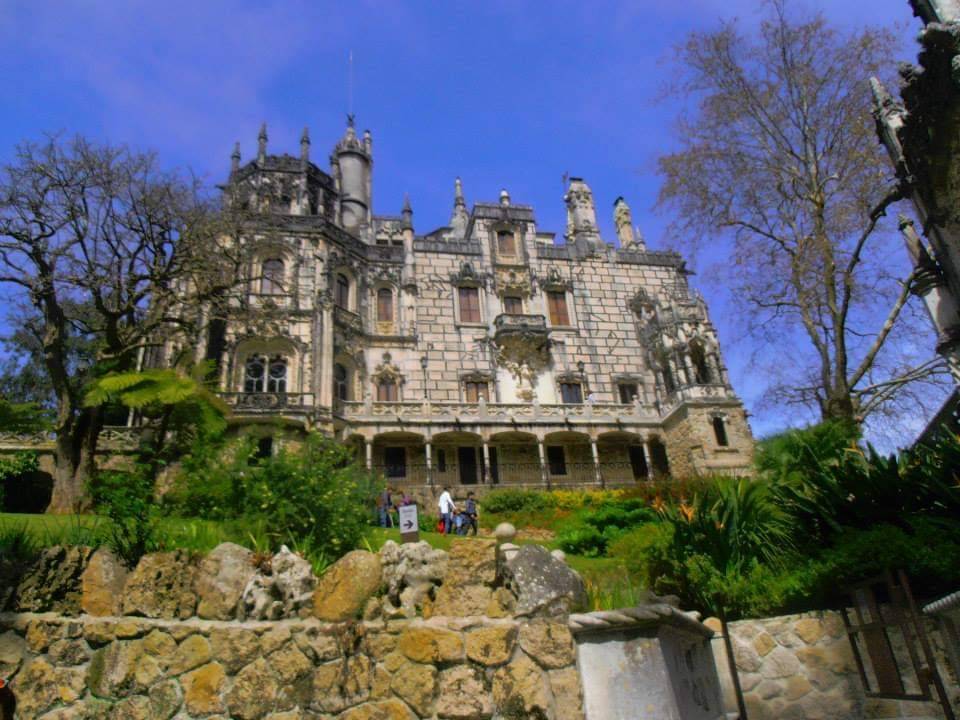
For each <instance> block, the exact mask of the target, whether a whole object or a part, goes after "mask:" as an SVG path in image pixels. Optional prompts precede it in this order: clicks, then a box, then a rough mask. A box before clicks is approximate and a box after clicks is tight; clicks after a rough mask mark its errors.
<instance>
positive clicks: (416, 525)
mask: <svg viewBox="0 0 960 720" xmlns="http://www.w3.org/2000/svg"><path fill="white" fill-rule="evenodd" d="M399 510H400V541H401V542H405V543H408V542H419V541H420V521H419V520H418V519H417V506H416V505H401V506H400V508H399Z"/></svg>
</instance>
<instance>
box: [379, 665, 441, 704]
mask: <svg viewBox="0 0 960 720" xmlns="http://www.w3.org/2000/svg"><path fill="white" fill-rule="evenodd" d="M436 682H437V669H436V668H435V667H433V666H432V665H421V664H420V663H415V662H405V663H404V664H403V665H401V666H400V668H399V669H398V670H397V671H396V672H395V673H392V677H391V679H390V688H391V689H392V690H393V692H395V693H396V694H397V695H398V696H399V697H401V698H402V699H403V700H405V701H406V703H407V704H408V705H409V706H410V707H412V708H413V709H414V711H415V712H416V713H417V714H418V715H420V716H421V717H429V716H430V715H431V714H432V712H431V705H432V704H433V691H434V688H435V685H436Z"/></svg>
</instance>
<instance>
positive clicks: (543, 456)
mask: <svg viewBox="0 0 960 720" xmlns="http://www.w3.org/2000/svg"><path fill="white" fill-rule="evenodd" d="M537 454H538V455H539V456H540V482H541V483H542V484H543V485H545V486H546V487H547V489H549V488H550V476H549V475H547V451H546V450H545V449H544V447H543V438H537Z"/></svg>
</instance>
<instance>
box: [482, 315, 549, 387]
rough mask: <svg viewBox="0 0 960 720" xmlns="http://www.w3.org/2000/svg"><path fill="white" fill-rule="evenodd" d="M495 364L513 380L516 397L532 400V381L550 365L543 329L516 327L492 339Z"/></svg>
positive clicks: (547, 344) (547, 343)
mask: <svg viewBox="0 0 960 720" xmlns="http://www.w3.org/2000/svg"><path fill="white" fill-rule="evenodd" d="M494 342H495V343H496V361H497V364H498V365H500V366H501V367H504V368H506V369H507V370H508V371H509V372H510V374H511V375H513V377H514V378H515V379H516V381H517V396H518V397H519V398H520V399H521V400H524V401H525V402H530V401H532V400H533V386H534V380H535V379H536V377H537V375H539V374H540V373H541V372H542V371H543V370H544V368H546V367H547V365H548V364H549V362H550V341H549V339H548V338H547V332H546V331H545V326H542V327H541V326H536V327H533V326H530V327H526V326H523V325H518V326H515V327H511V328H510V329H509V331H507V332H498V333H497V334H496V336H495V339H494Z"/></svg>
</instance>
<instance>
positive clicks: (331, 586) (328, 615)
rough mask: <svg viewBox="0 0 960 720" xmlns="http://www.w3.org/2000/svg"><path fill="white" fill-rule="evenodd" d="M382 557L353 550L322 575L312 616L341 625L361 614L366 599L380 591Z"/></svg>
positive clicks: (364, 551) (314, 599) (315, 592)
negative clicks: (340, 623)
mask: <svg viewBox="0 0 960 720" xmlns="http://www.w3.org/2000/svg"><path fill="white" fill-rule="evenodd" d="M381 575H382V568H381V565H380V556H379V555H377V554H376V553H372V552H367V551H366V550H354V551H352V552H349V553H347V554H346V555H344V556H343V557H342V558H340V559H339V560H337V562H335V563H334V564H333V565H332V566H330V568H329V569H328V570H327V571H326V572H325V573H324V574H323V577H321V578H320V580H319V582H318V583H317V589H316V590H314V592H313V614H314V616H316V617H317V618H319V619H321V620H326V621H328V622H342V621H344V620H351V619H353V618H355V617H358V616H359V615H360V612H361V611H362V610H363V606H364V605H365V604H366V602H367V599H368V598H369V597H370V596H371V595H373V594H374V593H375V592H376V591H377V590H378V589H379V588H380V582H381Z"/></svg>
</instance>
